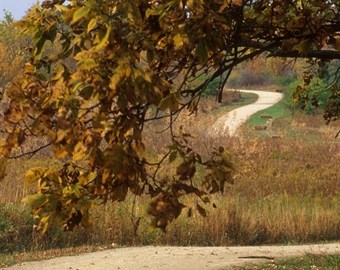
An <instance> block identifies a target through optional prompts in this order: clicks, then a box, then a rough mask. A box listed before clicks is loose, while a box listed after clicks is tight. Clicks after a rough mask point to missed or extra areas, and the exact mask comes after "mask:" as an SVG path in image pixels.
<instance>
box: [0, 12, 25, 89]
mask: <svg viewBox="0 0 340 270" xmlns="http://www.w3.org/2000/svg"><path fill="white" fill-rule="evenodd" d="M24 40H25V39H24V38H23V37H21V36H20V35H19V31H18V29H16V28H15V26H14V20H13V17H12V15H11V13H10V12H7V11H5V14H4V18H3V19H2V20H0V87H4V86H5V85H6V84H7V83H8V82H10V81H11V80H12V79H13V78H14V77H15V76H16V75H17V74H18V72H19V70H20V69H21V68H22V66H23V62H24V52H23V47H24V45H25V46H26V44H25V42H24Z"/></svg>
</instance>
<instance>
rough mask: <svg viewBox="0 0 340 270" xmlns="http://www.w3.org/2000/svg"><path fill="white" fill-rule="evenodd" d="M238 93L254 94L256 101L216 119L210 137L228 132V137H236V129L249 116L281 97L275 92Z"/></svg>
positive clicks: (245, 91)
mask: <svg viewBox="0 0 340 270" xmlns="http://www.w3.org/2000/svg"><path fill="white" fill-rule="evenodd" d="M239 91H241V92H244V93H253V94H256V95H257V96H258V99H257V100H256V101H255V102H254V103H251V104H249V105H246V106H243V107H239V108H237V109H235V110H232V111H230V112H229V113H227V114H226V115H223V116H221V117H220V118H218V119H217V120H216V122H215V124H214V125H213V127H212V129H211V130H210V132H209V133H210V135H211V136H218V135H221V134H224V133H226V132H228V133H229V135H230V136H235V135H237V130H238V128H239V127H240V126H241V125H242V124H243V123H245V122H246V121H247V119H248V118H249V117H250V116H251V115H253V114H254V113H256V112H258V111H262V110H264V109H267V108H269V107H271V106H273V105H275V104H276V103H278V102H279V101H280V100H281V99H282V97H283V95H282V94H281V93H277V92H267V91H256V90H242V89H240V90H239Z"/></svg>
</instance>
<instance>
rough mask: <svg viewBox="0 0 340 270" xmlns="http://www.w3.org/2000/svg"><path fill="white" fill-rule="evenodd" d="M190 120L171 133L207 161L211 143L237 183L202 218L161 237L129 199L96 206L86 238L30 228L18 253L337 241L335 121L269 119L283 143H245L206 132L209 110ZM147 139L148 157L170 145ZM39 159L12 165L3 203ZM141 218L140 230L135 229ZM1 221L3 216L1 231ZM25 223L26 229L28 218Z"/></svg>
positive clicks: (251, 139) (339, 204)
mask: <svg viewBox="0 0 340 270" xmlns="http://www.w3.org/2000/svg"><path fill="white" fill-rule="evenodd" d="M194 119H195V120H189V118H186V117H184V118H181V119H179V122H178V123H177V124H176V128H177V127H178V126H180V125H182V124H183V125H185V126H188V127H189V128H188V129H189V131H190V132H191V133H192V134H193V135H194V138H193V140H192V146H193V148H194V149H195V150H196V151H198V152H200V153H201V154H202V156H207V155H208V154H209V152H210V149H211V147H213V146H219V145H222V146H224V147H225V149H228V150H229V152H230V155H231V157H232V159H233V162H234V163H235V164H236V167H237V171H238V172H237V173H236V174H235V184H234V185H232V186H228V187H227V190H226V193H225V194H224V195H223V196H215V197H214V198H213V199H214V202H215V203H216V204H217V206H218V208H217V209H209V216H208V217H207V218H202V217H200V216H199V215H198V214H197V213H195V212H194V215H193V217H191V218H188V217H187V216H186V214H185V211H184V213H183V214H182V215H181V216H180V217H179V219H178V220H176V221H175V222H174V223H173V224H171V225H170V226H169V228H168V231H167V233H166V234H163V233H162V232H160V231H158V230H153V229H152V228H150V227H149V224H150V220H149V217H148V216H147V215H146V210H147V205H148V200H149V199H148V198H138V199H137V200H135V198H134V197H133V196H129V198H128V199H127V201H126V202H123V203H120V204H107V205H105V206H98V207H97V208H95V209H93V210H92V213H93V218H94V227H93V230H92V231H89V232H86V233H84V229H82V228H80V229H78V230H76V231H75V232H73V233H69V234H66V235H65V234H63V233H62V232H61V231H60V230H58V229H56V228H52V229H51V231H50V232H49V235H48V236H46V237H45V238H44V239H40V238H39V236H37V235H36V234H34V233H33V231H32V230H31V232H28V233H31V235H32V236H31V237H29V238H28V239H26V240H25V241H26V243H23V244H24V245H23V247H21V249H20V250H21V251H22V250H28V251H29V250H36V251H37V250H45V249H48V248H56V247H71V246H79V245H90V246H98V245H99V246H105V247H110V246H111V244H112V243H115V244H118V245H147V244H164V245H248V244H250V245H257V244H264V243H266V244H274V243H306V242H320V241H332V240H339V239H340V217H339V215H338V213H339V212H340V192H339V191H340V167H339V159H340V143H339V139H335V138H334V134H335V133H336V131H337V130H338V129H339V124H337V123H334V124H332V125H331V126H327V127H326V126H325V125H324V123H323V122H322V118H321V117H320V116H304V115H300V114H299V115H295V116H294V117H286V118H279V119H276V120H275V121H274V123H273V128H274V129H275V130H276V131H277V132H280V134H282V137H281V138H277V139H272V138H271V137H269V136H262V137H258V136H257V135H256V134H255V133H254V131H253V130H252V131H249V132H248V133H247V136H246V137H242V138H229V137H228V136H225V137H219V138H209V137H207V136H206V131H207V129H209V126H210V125H211V123H213V121H214V119H215V118H214V117H212V116H211V113H209V114H208V113H202V112H201V113H199V114H198V115H197V116H196V118H194ZM163 127H166V123H162V122H160V123H155V124H153V126H149V127H148V128H149V129H153V130H155V129H157V130H160V129H162V128H163ZM145 139H146V141H147V142H148V149H149V155H150V156H153V157H157V156H158V155H159V154H160V152H162V149H164V148H165V147H166V145H167V142H168V141H169V140H168V139H169V137H168V135H166V134H164V133H156V134H155V133H153V134H152V133H150V132H148V133H147V137H146V138H145ZM41 162H42V160H41V157H38V158H37V159H32V160H21V161H13V163H12V164H10V172H9V173H8V176H7V178H6V179H5V180H4V181H3V182H1V189H0V202H1V203H7V205H8V203H9V202H16V203H18V201H20V197H22V196H23V195H25V194H27V192H29V191H30V190H31V188H32V187H26V188H23V187H22V182H21V178H20V175H21V174H22V173H23V171H24V170H25V169H26V168H28V167H30V166H32V165H33V166H35V165H36V164H39V165H41ZM46 162H51V161H50V160H47V161H46ZM185 202H186V203H188V204H195V202H196V198H187V199H186V201H185ZM17 208H18V209H22V206H17ZM25 211H26V210H25ZM10 213H11V214H9V217H8V216H7V219H8V220H14V221H15V220H16V219H15V218H14V216H15V215H16V213H17V214H19V215H20V211H19V210H15V211H12V212H10ZM11 215H12V216H11ZM21 216H23V215H21ZM138 219H140V223H139V226H138V227H136V226H135V227H134V225H136V224H137V220H138ZM3 220H4V219H1V216H0V230H1V229H2V227H1V226H2V223H1V222H2V221H3ZM13 224H14V225H13ZM27 224H28V225H27ZM27 224H26V225H27V226H31V225H32V221H27ZM12 225H13V226H14V228H13V231H15V232H16V233H17V234H16V235H17V238H15V239H14V240H13V241H19V242H20V241H23V240H22V238H20V235H21V234H20V232H21V228H17V227H15V222H12ZM22 225H23V226H24V225H25V224H22ZM32 243H35V244H34V245H33V244H32ZM13 251H18V250H13ZM39 254H40V253H39ZM20 256H21V255H20ZM22 256H24V255H22ZM16 260H18V258H17V259H16Z"/></svg>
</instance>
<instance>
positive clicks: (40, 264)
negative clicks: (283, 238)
mask: <svg viewBox="0 0 340 270" xmlns="http://www.w3.org/2000/svg"><path fill="white" fill-rule="evenodd" d="M307 253H313V254H326V253H327V254H334V253H340V243H333V244H325V245H303V246H261V247H151V246H147V247H129V248H117V249H112V250H106V251H100V252H94V253H88V254H82V255H78V256H69V257H60V258H54V259H50V260H45V261H37V262H27V263H23V264H21V265H16V266H12V267H10V268H7V270H9V269H10V270H139V269H146V270H222V269H223V270H225V269H230V268H232V267H234V266H240V265H245V264H254V263H259V262H262V261H270V260H272V259H274V258H275V259H277V258H282V257H287V256H300V255H304V254H307Z"/></svg>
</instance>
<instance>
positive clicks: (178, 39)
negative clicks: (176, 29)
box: [173, 34, 184, 49]
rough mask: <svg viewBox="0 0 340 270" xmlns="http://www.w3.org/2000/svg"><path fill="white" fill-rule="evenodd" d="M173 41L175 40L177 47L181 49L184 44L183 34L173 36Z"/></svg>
mask: <svg viewBox="0 0 340 270" xmlns="http://www.w3.org/2000/svg"><path fill="white" fill-rule="evenodd" d="M173 41H174V45H175V49H180V48H182V47H183V45H184V42H183V37H182V36H181V34H176V35H175V36H174V37H173Z"/></svg>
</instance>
